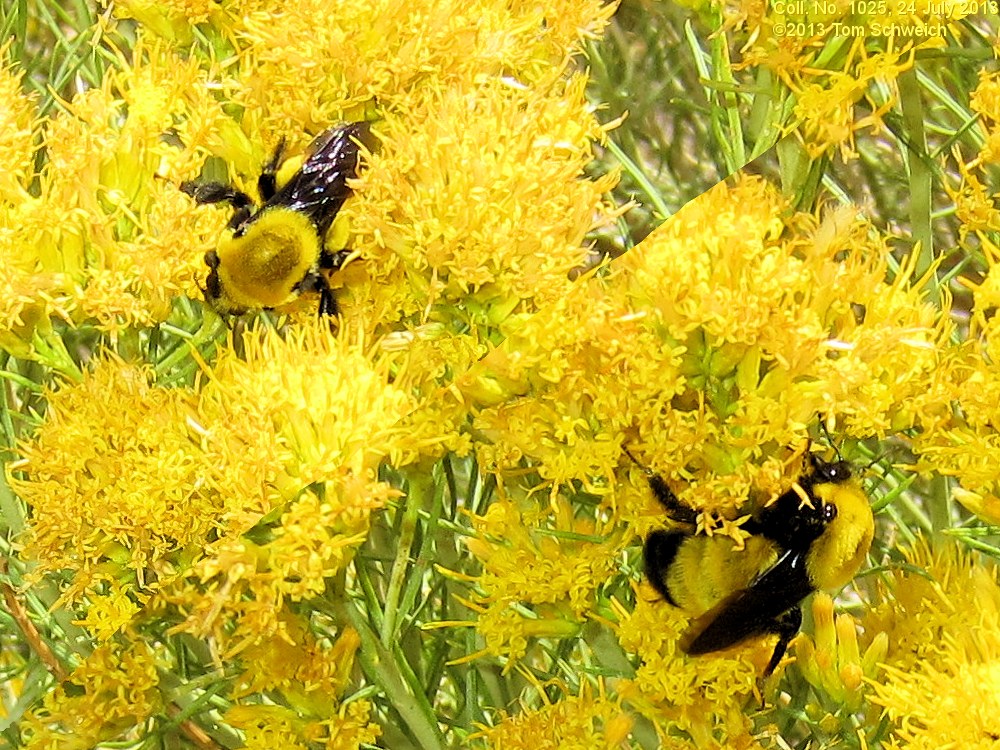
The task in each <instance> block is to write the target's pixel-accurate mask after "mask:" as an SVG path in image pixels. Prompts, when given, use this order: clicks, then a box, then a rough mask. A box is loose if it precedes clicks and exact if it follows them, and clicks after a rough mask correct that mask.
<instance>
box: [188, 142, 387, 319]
mask: <svg viewBox="0 0 1000 750" xmlns="http://www.w3.org/2000/svg"><path fill="white" fill-rule="evenodd" d="M370 144H371V130H370V128H369V125H368V123H366V122H355V123H350V124H347V125H341V126H339V127H335V128H330V129H329V130H326V131H324V132H323V133H321V134H320V135H319V136H318V137H317V138H316V139H315V140H313V141H312V143H311V144H310V145H309V147H308V148H307V149H306V152H305V155H304V157H303V160H302V163H301V166H298V168H297V169H295V171H294V172H292V173H291V174H290V175H289V174H288V172H289V171H290V168H289V167H290V165H294V164H296V163H297V162H293V161H292V160H288V161H287V162H284V161H283V157H284V151H285V141H284V139H282V140H281V142H279V144H278V147H277V148H276V149H275V150H274V154H273V156H272V157H271V159H270V161H268V162H267V164H265V166H264V168H263V170H262V171H261V174H260V177H259V178H258V179H257V192H258V193H259V196H260V204H259V205H257V204H256V203H255V201H254V200H253V198H251V197H250V196H249V195H247V194H246V193H244V192H243V191H241V190H237V189H236V188H234V187H233V186H231V185H226V184H223V183H221V182H201V183H199V182H184V183H182V184H181V186H180V188H181V190H183V191H184V192H185V193H187V194H188V195H190V196H191V197H192V198H194V199H195V200H196V201H197V202H198V203H228V204H230V205H231V206H232V207H233V208H234V209H235V212H234V214H233V217H232V219H230V221H229V224H228V225H227V226H226V230H225V231H224V232H223V234H222V237H220V239H219V244H218V247H217V248H216V249H215V250H210V251H209V252H207V253H205V263H206V265H208V268H209V272H208V277H207V279H206V281H205V287H204V289H203V290H202V291H203V292H204V294H205V301H206V302H208V304H209V305H211V306H212V307H213V308H214V309H215V310H217V311H218V312H219V313H222V314H231V315H239V314H242V313H245V312H247V311H250V310H261V309H270V308H273V307H277V306H279V305H283V304H286V303H288V302H290V301H291V300H293V299H294V298H296V297H297V296H298V295H299V294H301V293H303V292H319V295H320V302H319V314H320V315H321V316H322V315H336V314H337V312H338V308H337V300H336V297H334V294H333V290H331V289H330V285H329V283H328V281H327V274H328V273H331V272H332V271H335V270H336V269H337V268H339V267H340V265H341V264H342V263H343V260H344V258H345V257H346V255H347V251H345V250H343V249H340V248H338V249H336V250H331V249H330V248H328V247H327V245H326V242H327V232H328V231H329V229H330V226H331V225H332V224H333V220H334V218H335V217H336V216H337V212H338V211H340V209H341V207H342V206H343V205H344V202H345V201H346V200H347V199H348V197H350V195H351V188H350V187H349V186H348V184H347V181H348V180H349V179H351V178H353V177H355V176H356V173H357V168H358V160H359V158H360V156H361V148H362V146H365V147H367V146H370ZM279 168H280V169H279ZM286 175H287V177H286Z"/></svg>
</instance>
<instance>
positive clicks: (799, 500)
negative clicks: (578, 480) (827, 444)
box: [629, 454, 875, 677]
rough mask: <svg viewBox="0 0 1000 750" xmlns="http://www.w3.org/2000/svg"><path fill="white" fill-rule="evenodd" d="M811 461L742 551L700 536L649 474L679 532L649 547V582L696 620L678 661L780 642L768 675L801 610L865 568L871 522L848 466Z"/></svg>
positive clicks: (750, 529) (753, 521)
mask: <svg viewBox="0 0 1000 750" xmlns="http://www.w3.org/2000/svg"><path fill="white" fill-rule="evenodd" d="M629 455H631V454H629ZM633 460H634V459H633ZM809 460H810V467H809V469H808V470H807V471H806V473H805V474H804V475H803V476H802V477H800V478H799V480H798V482H797V483H796V484H797V486H793V487H792V488H791V489H789V490H788V491H787V492H785V493H784V494H782V495H781V496H780V497H778V498H777V500H775V501H774V502H773V503H771V504H770V505H768V506H766V507H764V508H762V509H761V510H760V511H759V512H758V513H757V514H756V515H755V516H753V517H751V518H750V519H748V521H747V522H746V523H745V524H744V525H743V526H742V529H743V530H744V531H746V532H747V533H749V534H750V536H749V537H748V538H747V539H746V540H745V546H744V547H743V549H737V548H736V547H735V545H734V543H733V540H732V539H730V538H729V537H725V536H721V535H720V536H708V535H705V534H702V533H697V532H696V525H697V519H698V513H697V512H696V511H695V510H694V509H693V508H690V507H688V506H686V505H684V504H683V503H682V502H680V500H679V499H678V497H677V495H675V494H674V492H673V490H671V489H670V487H669V486H668V485H667V483H666V481H665V480H664V479H663V477H661V476H659V475H658V474H655V473H653V472H651V471H650V470H648V469H646V472H647V475H648V481H649V487H650V489H651V490H652V491H653V495H654V496H655V497H656V499H657V500H658V501H659V502H660V504H661V505H662V506H663V508H664V509H665V510H666V512H667V515H668V517H669V518H670V519H672V520H673V521H674V522H675V524H676V527H675V528H671V529H669V530H667V529H661V530H656V531H653V532H652V533H650V535H649V536H648V537H647V538H646V542H645V546H644V548H643V557H644V562H645V567H646V578H647V579H648V580H649V582H650V584H651V585H652V586H653V588H654V589H656V591H657V592H658V593H659V594H660V596H662V597H663V598H664V599H665V600H666V601H667V602H669V603H670V604H672V605H673V606H675V607H679V608H680V609H682V610H683V611H684V612H685V613H686V614H688V615H690V616H691V617H692V618H694V619H693V621H692V623H691V625H690V626H689V627H688V630H687V631H686V632H685V633H684V635H683V636H682V638H681V641H680V646H681V649H682V650H683V651H684V652H686V653H688V654H691V655H692V656H697V655H700V654H707V653H711V652H713V651H721V650H723V649H727V648H730V647H732V646H736V645H739V644H741V643H743V642H744V641H746V640H748V639H751V638H755V637H759V636H765V635H777V636H778V642H777V644H776V645H775V647H774V652H773V654H772V655H771V659H770V661H769V662H768V664H767V667H766V669H765V670H764V677H768V676H770V675H771V673H772V672H774V670H775V668H777V666H778V663H779V662H780V661H781V658H782V657H783V656H784V654H785V650H786V649H787V648H788V644H789V643H790V642H791V640H792V638H794V637H795V634H796V633H798V631H799V628H800V626H801V625H802V611H801V609H800V608H799V603H800V602H801V601H802V600H803V599H805V598H806V597H807V596H809V594H811V593H813V592H814V591H818V590H820V589H834V588H839V587H841V586H843V585H845V584H846V583H847V582H848V581H850V580H851V579H852V578H853V577H854V575H855V574H856V573H857V571H858V569H859V568H860V567H861V565H862V563H863V562H864V561H865V558H866V557H867V555H868V550H869V548H870V546H871V542H872V537H873V536H874V531H875V523H874V518H873V516H872V510H871V505H870V504H869V502H868V498H867V497H866V496H865V494H864V492H863V491H862V489H861V486H860V484H859V483H858V481H857V480H856V479H855V478H854V477H853V474H852V471H851V465H850V464H849V463H848V462H847V461H842V460H838V461H835V462H826V461H824V460H822V459H820V458H818V457H816V456H815V455H814V454H811V455H810V459H809Z"/></svg>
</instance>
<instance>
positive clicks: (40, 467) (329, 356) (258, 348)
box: [9, 326, 447, 630]
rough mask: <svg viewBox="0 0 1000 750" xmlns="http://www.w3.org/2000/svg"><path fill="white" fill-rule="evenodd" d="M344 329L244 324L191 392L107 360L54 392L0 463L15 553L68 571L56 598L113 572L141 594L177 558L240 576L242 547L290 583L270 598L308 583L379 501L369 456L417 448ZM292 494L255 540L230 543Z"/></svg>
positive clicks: (383, 375)
mask: <svg viewBox="0 0 1000 750" xmlns="http://www.w3.org/2000/svg"><path fill="white" fill-rule="evenodd" d="M349 339H350V337H349V336H347V335H344V336H341V337H339V338H336V339H335V338H332V337H330V336H329V335H328V333H326V332H325V331H324V330H323V329H322V327H320V326H312V327H306V328H302V329H299V330H298V331H296V332H294V333H293V334H290V335H289V336H287V337H285V338H281V337H279V336H278V335H277V333H276V332H274V331H268V330H266V329H258V330H252V331H250V332H248V333H247V334H246V335H245V336H244V337H243V338H242V339H241V348H242V350H243V355H242V356H237V355H236V353H235V350H234V349H232V348H230V349H227V350H225V352H224V353H223V354H222V355H221V356H220V358H219V359H218V361H217V362H216V363H215V365H214V367H213V368H212V369H211V371H210V373H209V376H210V380H209V382H208V383H206V384H205V386H204V387H203V388H202V389H201V390H200V392H197V393H196V392H194V391H191V390H189V389H184V388H163V387H159V386H156V385H154V384H152V383H151V382H150V373H149V372H148V371H144V370H142V369H140V368H137V367H135V366H132V365H128V364H125V363H123V362H121V361H119V360H116V359H110V358H109V359H105V360H101V361H99V362H97V363H96V364H95V366H94V367H93V368H92V370H91V371H89V372H88V373H87V375H86V376H85V377H84V379H83V381H82V382H81V383H80V384H79V385H68V386H65V387H63V388H61V389H59V390H57V391H56V392H55V393H53V394H52V395H51V397H50V400H49V414H48V418H47V419H46V421H45V422H44V423H43V424H42V425H40V427H39V429H38V430H37V432H36V433H35V435H34V436H33V437H32V439H31V440H30V441H28V442H26V443H25V444H24V445H23V446H22V447H21V449H20V453H21V456H22V458H21V460H20V461H19V462H17V463H14V464H11V465H10V467H9V472H10V480H11V485H12V487H14V488H15V489H16V491H17V492H18V494H19V495H20V496H21V497H22V498H23V499H24V500H25V501H26V502H27V503H28V504H29V506H31V508H32V513H33V523H32V526H31V535H30V537H29V539H28V541H27V545H26V549H25V553H26V555H27V556H28V557H29V558H31V559H34V560H37V561H38V564H39V568H38V571H37V574H38V575H42V574H44V573H47V572H51V571H58V570H69V571H72V574H73V584H72V586H71V587H70V588H69V589H68V590H67V591H66V592H64V596H65V597H66V598H68V599H69V600H74V599H75V598H77V597H78V596H80V595H81V594H82V593H83V592H84V591H85V590H88V589H91V590H92V589H95V588H97V587H99V586H102V585H105V584H114V582H116V581H117V582H118V583H126V584H127V585H128V586H129V587H131V588H132V589H133V590H134V592H135V593H136V594H137V595H139V596H140V597H143V598H144V597H145V596H146V595H148V594H149V593H151V592H152V591H155V590H157V589H158V588H159V587H160V586H161V585H163V583H164V582H165V581H166V580H169V579H170V578H171V577H172V576H173V575H176V574H177V573H178V572H182V573H183V567H182V568H178V565H179V564H180V563H181V562H182V561H183V565H184V566H186V565H190V564H191V563H192V562H193V561H195V560H198V559H200V560H201V562H200V563H199V564H198V565H196V566H195V568H193V569H192V572H191V574H192V575H195V576H196V577H197V578H200V579H201V580H207V579H210V578H211V577H212V576H213V575H215V573H216V572H218V570H217V566H219V565H222V567H221V570H222V571H226V572H228V574H229V575H237V574H236V571H237V570H239V568H234V567H230V566H231V565H233V564H235V562H236V559H235V558H243V557H246V556H249V559H248V564H249V565H250V569H251V570H253V569H256V568H257V566H258V565H261V566H262V570H263V571H264V572H265V574H266V578H267V580H268V581H269V583H268V584H267V585H268V586H275V585H277V584H276V581H275V579H274V578H273V577H274V576H277V580H278V581H288V583H287V585H286V586H285V587H283V588H280V590H281V592H282V593H281V596H288V597H291V598H292V599H301V598H303V597H305V596H307V595H309V594H310V593H315V592H316V590H317V587H318V588H320V589H321V588H322V586H323V583H322V582H323V581H324V580H325V579H326V578H328V577H329V576H330V575H332V574H333V572H335V571H336V570H339V569H342V568H343V566H344V564H345V563H346V562H347V561H348V560H349V558H350V553H351V550H352V549H354V548H355V547H357V546H358V545H359V544H360V543H361V542H362V541H363V540H364V538H365V532H366V530H367V528H368V517H369V515H370V513H371V512H372V510H374V509H376V508H379V507H381V506H382V505H383V504H384V502H385V500H386V499H387V497H388V492H389V490H388V487H387V486H386V485H384V484H381V483H378V482H376V481H374V473H373V472H374V469H375V467H376V466H377V465H378V464H379V462H380V461H381V460H382V458H384V457H386V456H387V455H390V454H391V455H393V457H394V459H395V460H396V462H397V465H405V464H406V463H407V462H412V461H413V460H416V459H417V457H418V456H419V453H417V452H414V450H413V449H412V447H410V446H412V445H413V442H411V439H412V438H416V439H417V440H418V442H419V438H420V435H419V434H418V435H414V434H412V433H407V434H406V435H404V434H403V433H402V432H401V431H400V429H399V428H398V427H397V426H396V423H397V421H398V420H399V419H400V418H401V417H402V416H403V415H405V414H406V413H407V412H408V411H410V410H411V409H412V408H413V401H412V400H411V397H409V396H407V395H406V394H405V393H404V392H402V391H400V390H399V389H398V388H396V387H394V386H393V385H391V384H389V379H390V375H389V363H388V361H386V360H385V358H383V359H382V361H381V364H379V363H377V362H375V360H374V359H373V358H372V357H371V356H370V354H369V351H368V350H367V349H366V347H365V346H363V345H361V344H355V343H351V342H350V340H349ZM427 426H428V428H433V425H430V424H428V425H427ZM446 439H447V433H443V434H438V435H436V436H427V437H426V438H425V439H424V443H425V444H429V445H434V444H436V443H437V442H440V441H443V440H446ZM404 446H405V447H404ZM303 493H304V494H303ZM289 501H294V502H293V503H292V504H291V505H289V506H287V508H285V510H284V513H283V514H282V515H281V517H280V522H279V524H278V528H277V529H276V530H275V532H274V535H273V537H272V538H271V539H269V541H268V544H267V545H265V546H260V547H258V546H257V545H254V544H252V543H251V542H249V541H247V540H246V539H238V538H239V537H240V535H242V534H244V533H245V532H246V531H247V530H249V529H250V528H251V527H252V526H254V524H256V523H257V521H258V520H259V519H260V517H261V516H262V515H264V514H266V513H269V512H271V511H272V510H275V509H278V508H281V507H282V506H283V504H284V503H286V502H289ZM216 536H217V537H219V541H218V542H216V543H215V544H216V545H217V546H218V549H215V550H214V552H211V553H209V552H207V551H206V550H205V549H204V548H203V546H204V545H205V544H206V543H207V542H208V541H209V540H210V539H211V538H213V537H216ZM218 556H221V558H220V557H218ZM234 556H235V558H234ZM269 558H270V560H271V562H270V563H268V562H267V560H268V559H269ZM222 559H226V560H228V563H227V564H223V563H222ZM92 593H96V591H92ZM105 593H106V594H107V595H111V594H112V593H113V589H109V590H108V591H106V592H105ZM272 598H273V597H272V596H265V597H264V599H265V600H267V601H271V600H272ZM237 600H238V597H237ZM216 606H217V605H213V607H212V609H215V607H216ZM272 616H273V615H272ZM245 625H246V626H250V623H249V622H247V623H245ZM251 630H252V627H251Z"/></svg>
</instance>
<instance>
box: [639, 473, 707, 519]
mask: <svg viewBox="0 0 1000 750" xmlns="http://www.w3.org/2000/svg"><path fill="white" fill-rule="evenodd" d="M649 488H650V489H651V490H652V491H653V495H654V496H655V497H656V499H657V500H659V501H660V505H662V506H663V507H664V508H666V510H667V515H669V516H670V517H671V518H672V519H673V520H675V521H679V522H680V523H689V524H691V525H692V526H693V525H695V524H697V523H698V513H697V511H695V510H693V509H692V508H689V507H688V506H686V505H684V503H682V502H681V501H680V500H679V499H678V498H677V495H675V494H674V491H673V490H672V489H670V487H669V486H668V485H667V482H666V480H664V479H663V477H661V476H660V475H659V474H653V475H652V476H650V477H649Z"/></svg>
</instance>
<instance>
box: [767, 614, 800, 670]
mask: <svg viewBox="0 0 1000 750" xmlns="http://www.w3.org/2000/svg"><path fill="white" fill-rule="evenodd" d="M801 627H802V610H801V609H799V608H798V607H792V608H791V609H790V610H788V611H787V612H785V613H784V614H781V615H779V616H778V617H776V618H775V620H774V622H773V623H772V624H771V627H770V628H768V631H769V632H771V633H774V634H775V635H777V636H778V642H777V643H776V644H775V646H774V653H773V654H771V661H769V662H768V663H767V669H765V670H764V677H770V676H771V675H772V674H773V673H774V670H775V669H777V668H778V663H779V662H780V661H781V658H782V657H783V656H784V655H785V651H786V650H787V649H788V644H789V643H791V642H792V638H794V637H795V634H796V633H798V632H799V628H801Z"/></svg>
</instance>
